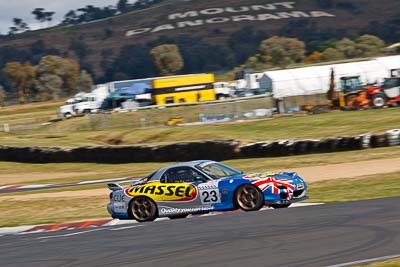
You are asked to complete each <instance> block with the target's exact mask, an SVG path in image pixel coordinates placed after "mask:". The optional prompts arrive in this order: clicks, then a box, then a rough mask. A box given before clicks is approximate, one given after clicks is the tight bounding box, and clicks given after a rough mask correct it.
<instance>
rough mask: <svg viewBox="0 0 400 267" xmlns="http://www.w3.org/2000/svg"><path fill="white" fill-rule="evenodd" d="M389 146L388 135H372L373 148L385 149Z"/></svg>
mask: <svg viewBox="0 0 400 267" xmlns="http://www.w3.org/2000/svg"><path fill="white" fill-rule="evenodd" d="M385 146H388V139H387V136H386V134H377V135H374V134H373V135H371V147H373V148H376V147H385Z"/></svg>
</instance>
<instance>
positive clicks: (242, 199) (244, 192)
mask: <svg viewBox="0 0 400 267" xmlns="http://www.w3.org/2000/svg"><path fill="white" fill-rule="evenodd" d="M234 200H235V204H236V206H237V207H238V208H240V209H242V210H244V211H255V210H259V209H261V208H262V207H263V206H264V194H263V193H262V192H261V190H260V189H259V188H258V187H256V186H254V185H251V184H245V185H242V186H240V187H239V188H238V189H237V190H236V193H235V195H234Z"/></svg>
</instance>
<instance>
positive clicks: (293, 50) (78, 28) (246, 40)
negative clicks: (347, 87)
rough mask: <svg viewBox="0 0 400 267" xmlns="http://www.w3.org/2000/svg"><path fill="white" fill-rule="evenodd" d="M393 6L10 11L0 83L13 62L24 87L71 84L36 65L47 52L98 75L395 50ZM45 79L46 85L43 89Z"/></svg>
mask: <svg viewBox="0 0 400 267" xmlns="http://www.w3.org/2000/svg"><path fill="white" fill-rule="evenodd" d="M398 10H400V2H398V1H394V0H381V1H368V0H357V1H356V0H351V1H342V0H305V1H297V2H295V1H293V2H284V1H262V0H247V1H245V0H238V1H235V2H232V1H227V0H220V1H216V0H210V1H198V0H191V1H182V0H174V1H172V0H171V1H144V0H143V1H138V2H136V3H135V4H130V3H129V1H125V0H120V1H116V5H115V6H114V7H111V6H109V7H95V6H86V7H82V8H80V9H78V10H71V11H69V12H68V13H67V14H66V15H65V17H64V21H63V22H62V24H61V25H58V26H55V27H51V28H45V29H41V30H36V31H30V30H29V25H26V23H24V22H23V21H22V20H17V21H14V22H15V23H14V26H13V27H15V29H14V33H12V34H10V35H7V36H1V37H0V39H1V42H0V69H2V70H3V71H2V72H0V85H2V86H3V87H4V88H5V89H6V90H8V91H10V90H14V91H18V89H16V88H18V87H22V85H20V84H19V82H16V81H15V79H16V78H15V77H14V78H12V75H13V74H12V72H13V71H11V72H10V71H7V69H14V70H18V71H17V72H20V71H21V70H23V72H26V74H25V75H26V76H27V77H28V78H24V79H22V78H21V79H22V82H23V83H24V82H27V83H28V85H29V86H28V87H29V88H30V87H32V88H33V89H29V90H31V93H32V92H36V94H38V93H39V92H41V93H40V95H41V97H44V98H50V97H53V98H55V97H57V96H58V95H59V94H60V92H62V94H69V93H73V90H72V89H71V88H69V86H70V85H67V84H68V83H70V82H67V81H66V80H65V79H66V78H65V76H62V75H59V73H57V74H54V72H51V71H50V72H49V71H46V72H41V68H39V66H40V65H41V62H42V61H43V58H46V57H48V56H49V55H51V56H52V57H54V58H62V59H63V60H71V62H72V61H74V62H76V64H79V69H82V70H85V71H86V74H87V75H91V76H92V77H93V80H94V82H95V83H101V82H107V81H111V80H122V79H133V78H144V77H151V76H156V75H170V74H185V73H197V72H217V73H221V72H225V71H229V70H232V69H234V68H237V69H242V68H248V67H250V68H253V69H265V68H271V67H286V66H288V65H291V64H296V63H318V62H324V61H329V60H339V59H350V58H357V57H371V56H377V55H384V54H391V53H398V52H399V51H398V48H397V50H396V49H393V50H388V49H385V47H386V46H387V45H390V44H393V43H396V42H398V41H399V39H400V20H399V17H400V16H399V15H400V12H399V11H398ZM32 14H33V15H34V16H35V17H36V19H37V20H38V21H40V22H43V23H46V22H49V21H51V19H52V16H53V14H52V12H51V11H47V10H46V9H44V8H37V9H35V10H34V11H33V12H32ZM288 51H289V53H288ZM10 62H11V63H13V64H14V65H11V66H10V65H7V64H9V63H10ZM17 63H18V64H19V65H18V64H17ZM72 65H74V64H72ZM7 66H8V67H7ZM31 66H36V67H34V68H33V69H34V70H35V75H36V76H35V80H36V82H34V85H32V86H31V84H30V82H29V80H30V78H29V77H31V76H32V74H30V72H31ZM75 69H76V68H75ZM75 73H76V72H75ZM52 75H57V76H58V77H59V78H60V79H57V78H55V77H54V76H52ZM25 79H27V81H25ZM71 83H72V84H73V85H75V84H76V80H75V81H72V82H71ZM49 84H51V86H50V87H51V88H55V89H52V90H53V91H51V90H50V89H49V90H47V89H44V88H50V87H49V86H48V85H49ZM25 87H26V86H25ZM77 88H78V87H75V89H74V90H78V89H77ZM26 90H27V89H26ZM35 90H36V91H35ZM43 90H44V91H47V96H46V94H44V93H43V92H44V91H43ZM19 91H21V90H19ZM26 94H27V93H26V92H25V93H24V92H20V93H19V95H20V98H21V99H22V98H23V96H24V95H26Z"/></svg>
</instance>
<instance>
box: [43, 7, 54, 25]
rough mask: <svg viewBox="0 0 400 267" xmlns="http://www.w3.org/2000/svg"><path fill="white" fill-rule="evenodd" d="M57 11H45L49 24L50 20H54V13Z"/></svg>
mask: <svg viewBox="0 0 400 267" xmlns="http://www.w3.org/2000/svg"><path fill="white" fill-rule="evenodd" d="M55 13H56V12H52V11H48V12H45V13H44V15H45V18H46V21H47V22H48V26H49V25H50V22H51V21H52V20H53V15H54V14H55Z"/></svg>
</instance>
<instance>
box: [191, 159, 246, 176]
mask: <svg viewBox="0 0 400 267" xmlns="http://www.w3.org/2000/svg"><path fill="white" fill-rule="evenodd" d="M196 168H197V169H199V170H201V171H202V172H204V173H206V174H207V175H208V176H210V177H211V178H213V179H221V178H224V177H228V176H234V175H239V174H241V172H240V171H238V170H235V169H233V168H231V167H228V166H226V165H224V164H222V163H218V162H212V161H209V162H205V163H201V164H198V165H196Z"/></svg>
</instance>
